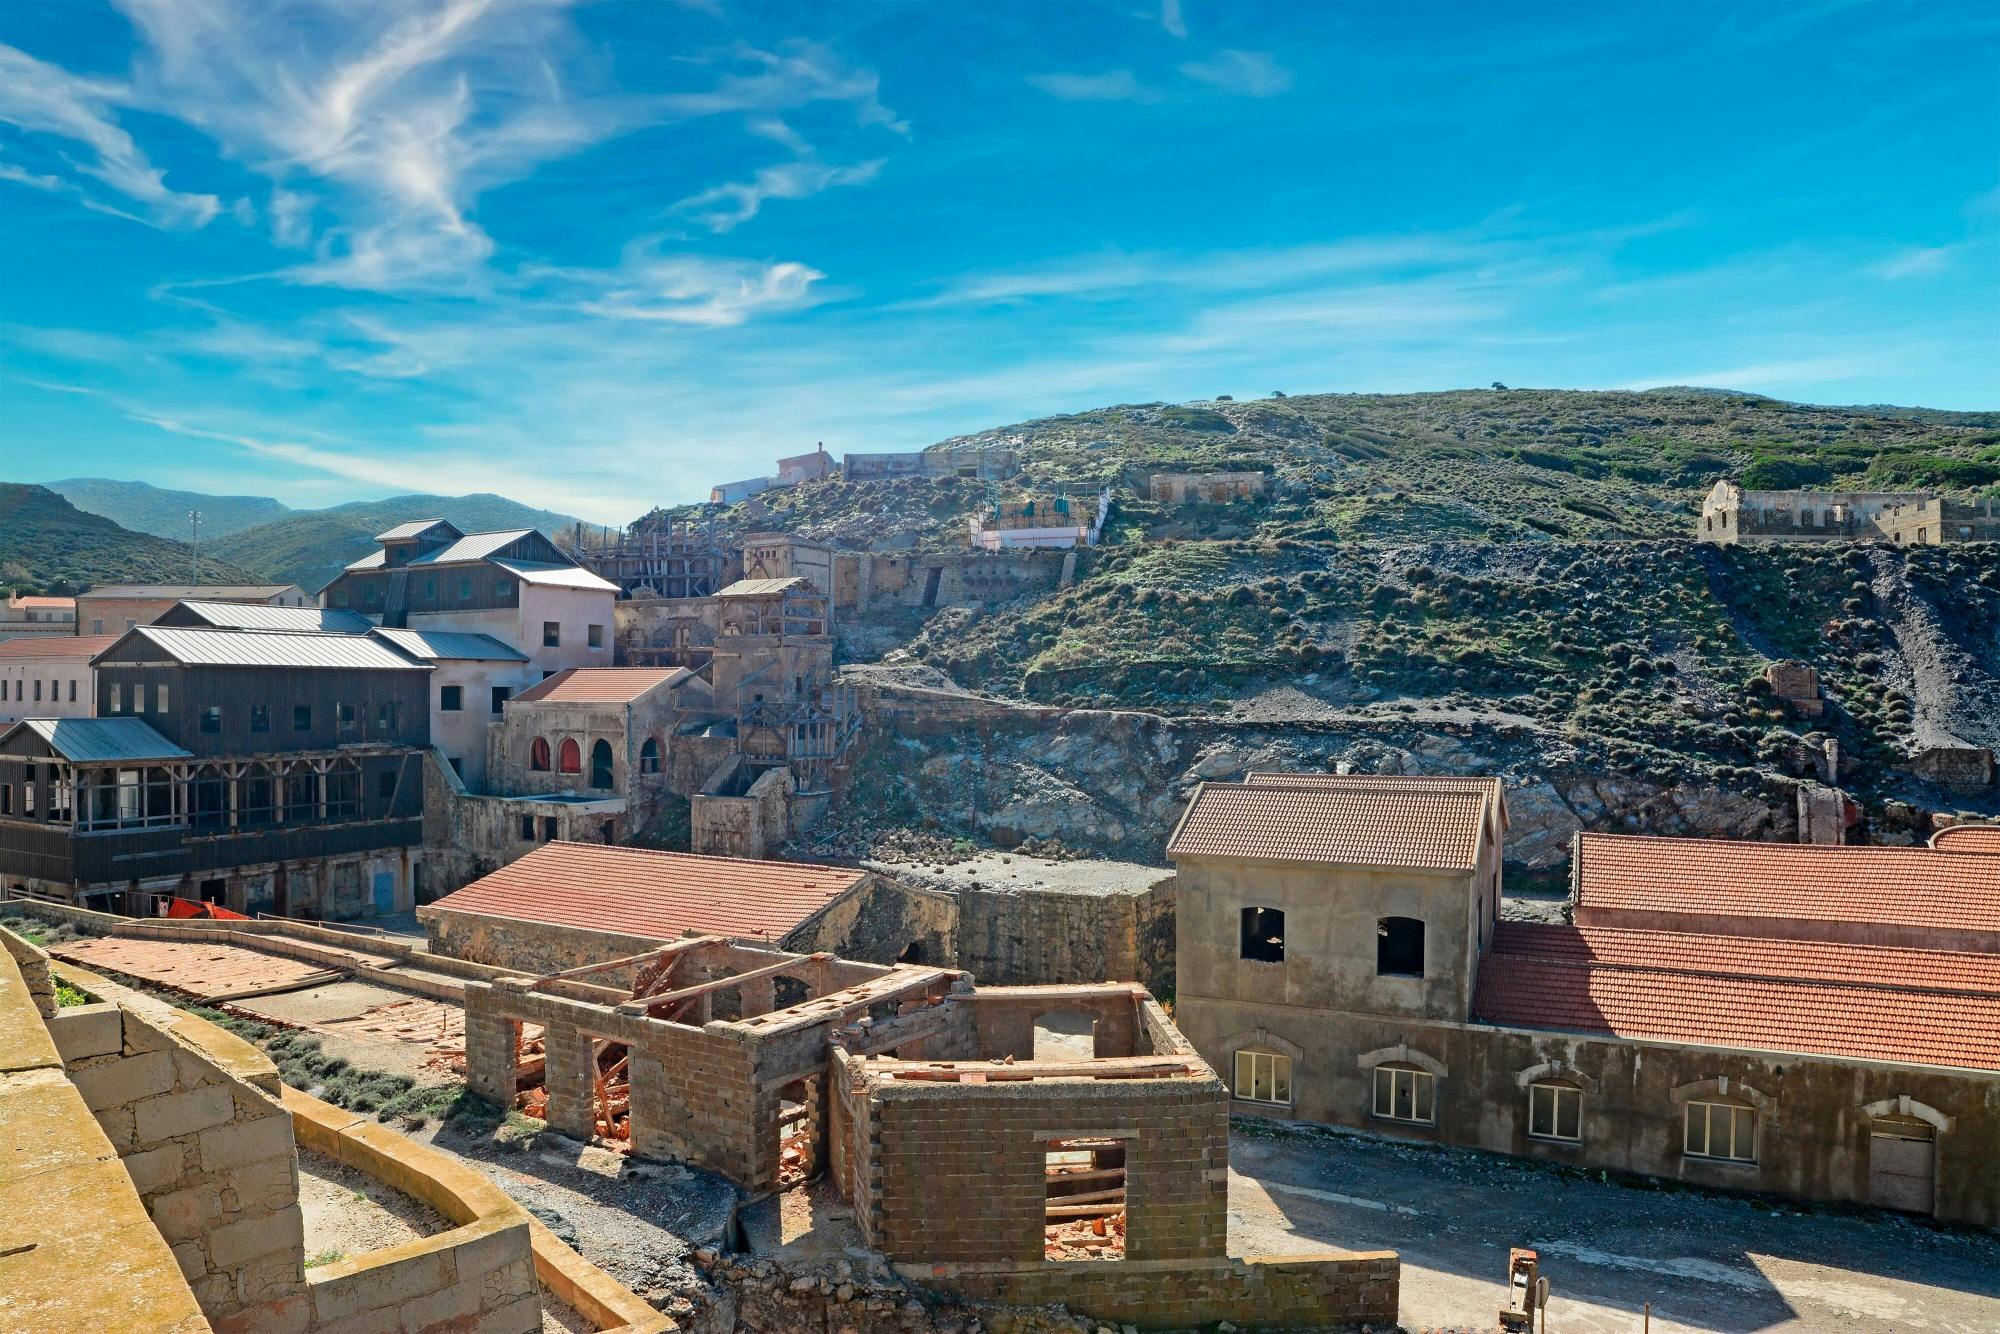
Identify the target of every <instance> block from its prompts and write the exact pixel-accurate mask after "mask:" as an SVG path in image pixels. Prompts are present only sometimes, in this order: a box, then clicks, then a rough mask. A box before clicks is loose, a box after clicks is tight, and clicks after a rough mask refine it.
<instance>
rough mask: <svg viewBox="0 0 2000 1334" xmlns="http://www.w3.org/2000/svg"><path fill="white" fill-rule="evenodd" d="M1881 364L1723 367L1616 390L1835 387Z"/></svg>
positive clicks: (1852, 359)
mask: <svg viewBox="0 0 2000 1334" xmlns="http://www.w3.org/2000/svg"><path fill="white" fill-rule="evenodd" d="M1879 365H1880V363H1879V361H1876V362H1873V363H1871V361H1870V360H1869V359H1867V358H1863V357H1857V356H1849V355H1835V356H1823V357H1804V358H1800V359H1797V360H1792V361H1761V362H1755V363H1752V364H1750V365H1745V366H1723V367H1717V368H1715V369H1712V370H1704V371H1696V372H1692V373H1690V374H1686V375H1667V376H1656V377H1654V378H1651V379H1646V380H1634V381H1631V382H1629V383H1627V384H1621V385H1618V386H1616V388H1619V389H1656V388H1658V387H1660V386H1662V385H1676V384H1688V385H1700V386H1703V387H1705V388H1709V389H1753V390H1765V391H1771V390H1777V389H1783V388H1786V387H1789V386H1794V385H1815V384H1831V383H1833V382H1834V381H1836V380H1844V379H1848V378H1849V377H1852V376H1854V375H1857V374H1860V373H1862V372H1864V371H1868V370H1872V369H1879Z"/></svg>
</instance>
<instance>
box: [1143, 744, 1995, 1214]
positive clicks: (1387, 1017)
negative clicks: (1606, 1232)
mask: <svg viewBox="0 0 2000 1334" xmlns="http://www.w3.org/2000/svg"><path fill="white" fill-rule="evenodd" d="M1464 781H1465V780H1437V779H1384V778H1376V779H1372V780H1367V783H1366V784H1365V785H1363V786H1357V785H1356V784H1355V782H1354V780H1341V779H1325V778H1320V779H1303V778H1295V777H1291V776H1286V775H1268V776H1259V778H1258V780H1257V781H1255V782H1252V783H1249V784H1244V785H1226V784H1214V783H1210V784H1205V785H1203V786H1202V787H1201V788H1200V789H1198V790H1197V792H1196V795H1195V797H1194V799H1193V801H1192V802H1191V803H1190V804H1189V807H1188V811H1187V814H1186V816H1185V817H1184V818H1183V820H1182V822H1181V824H1180V827H1179V828H1178V829H1177V830H1176V831H1175V834H1174V837H1173V840H1172V841H1171V842H1170V844H1169V846H1168V855H1169V857H1171V858H1172V859H1173V861H1174V862H1175V865H1176V866H1177V867H1178V869H1179V875H1178V883H1179V907H1178V911H1179V918H1178V970H1177V981H1178V1009H1177V1017H1178V1020H1179V1022H1180V1024H1181V1025H1182V1027H1183V1028H1184V1029H1185V1031H1186V1032H1187V1034H1188V1036H1189V1038H1190V1039H1191V1040H1192V1041H1193V1042H1194V1044H1195V1046H1196V1047H1197V1048H1198V1049H1200V1050H1201V1052H1202V1053H1203V1054H1204V1056H1206V1057H1207V1058H1208V1059H1209V1060H1210V1061H1211V1062H1213V1063H1216V1064H1217V1065H1219V1066H1220V1067H1221V1068H1222V1069H1223V1070H1225V1071H1226V1072H1227V1073H1228V1075H1229V1078H1230V1082H1231V1087H1232V1094H1233V1098H1234V1106H1235V1107H1236V1108H1237V1110H1239V1111H1246V1112H1257V1113H1260V1114H1264V1115H1270V1116H1278V1117H1288V1118H1299V1119H1303V1120H1313V1121H1325V1122H1331V1123H1334V1124H1340V1125H1349V1126H1355V1127H1364V1128H1368V1129H1371V1130H1374V1131H1377V1132H1379V1133H1382V1134H1387V1135H1391V1136H1398V1137H1404V1138H1409V1139H1414V1140H1421V1141H1431V1142H1445V1143H1457V1144H1467V1145H1472V1146H1474V1147H1478V1148H1483V1149H1488V1150H1494V1151H1498V1152H1503V1153H1512V1154H1518V1155H1522V1156H1527V1157H1535V1158H1542V1159H1546V1160H1550V1161H1556V1162H1561V1163H1566V1164H1571V1165H1574V1166H1578V1167H1585V1168H1593V1169H1594V1168H1609V1169H1613V1170H1618V1171H1625V1172H1634V1173H1643V1174H1646V1175H1652V1176H1660V1177H1667V1178H1671V1179H1675V1180H1680V1181H1686V1182H1690V1183H1693V1184H1697V1185H1703V1186H1712V1187H1722V1188H1730V1189H1741V1190H1760V1191H1773V1192H1779V1193H1785V1194H1791V1195H1798V1196H1804V1197H1808V1198H1817V1199H1831V1200H1856V1201H1863V1202H1871V1203H1875V1204H1879V1205H1883V1206H1885V1207H1889V1208H1897V1209H1907V1210H1911V1211H1914V1212H1919V1213H1925V1214H1934V1215H1936V1216H1937V1217H1940V1218H1947V1219H1953V1220H1957V1221H1964V1222H1973V1223H1982V1224H1986V1225H1991V1224H1993V1223H1994V1222H1995V1221H1996V1220H2000V1188H1996V1184H1995V1181H1996V1178H1995V1170H1996V1164H2000V847H1996V846H1993V844H1992V843H1988V842H1987V841H1985V840H1981V839H1978V838H1973V839H1968V840H1966V841H1965V842H1963V843H1960V844H1958V845H1957V846H1952V845H1950V844H1944V845H1940V846H1937V847H1931V848H1852V847H1807V846H1796V845H1782V844H1743V843H1722V842H1710V841H1703V840H1692V839H1660V838H1638V837H1626V836H1618V835H1608V834H1584V835H1580V836H1579V840H1578V843H1577V848H1576V857H1575V862H1574V866H1575V870H1574V876H1575V882H1574V888H1573V891H1572V900H1573V916H1574V919H1575V924H1574V925H1572V926H1558V925H1544V924H1537V923H1526V922H1511V921H1510V922H1501V921H1499V920H1498V919H1497V917H1496V914H1495V911H1494V908H1493V904H1494V903H1495V902H1496V901H1497V891H1498V889H1499V870H1498V843H1497V840H1496V839H1495V837H1494V830H1495V828H1496V826H1497V825H1498V824H1499V823H1500V819H1499V811H1500V803H1499V801H1498V800H1497V794H1496V793H1492V792H1488V793H1484V794H1474V793H1471V792H1467V791H1464V790H1463V789H1461V788H1456V787H1455V786H1454V785H1455V784H1457V783H1462V782H1464ZM1483 781H1485V782H1487V783H1488V784H1489V785H1490V783H1491V780H1483ZM1993 843H2000V840H1994V841H1993ZM1967 844H1970V846H1967Z"/></svg>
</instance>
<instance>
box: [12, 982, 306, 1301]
mask: <svg viewBox="0 0 2000 1334" xmlns="http://www.w3.org/2000/svg"><path fill="white" fill-rule="evenodd" d="M50 1031H51V1033H53V1034H54V1036H55V1039H56V1045H57V1048H58V1050H60V1051H61V1052H62V1055H63V1062H64V1066H65V1069H66V1070H67V1072H68V1075H69V1078H70V1082H71V1083H73V1084H74V1085H75V1086H76V1088H77V1091H78V1092H80V1093H81V1094H82V1095H83V1100H84V1103H85V1105H86V1106H88V1107H89V1108H90V1110H91V1113H92V1115H94V1116H95V1117H96V1118H97V1123H98V1125H99V1126H101V1127H102V1128H103V1130H104V1133H105V1134H106V1136H107V1137H109V1138H110V1140H111V1143H112V1146H113V1147H114V1148H116V1149H117V1150H118V1156H119V1157H120V1159H122V1160H123V1162H124V1165H125V1170H126V1172H127V1173H128V1174H129V1175H130V1176H131V1178H132V1184H133V1185H134V1186H135V1187H137V1188H138V1191H139V1198H140V1199H141V1200H142V1201H143V1202H144V1203H145V1205H146V1210H147V1212H148V1213H149V1214H151V1215H152V1219H153V1224H154V1226H155V1227H157V1228H158V1229H159V1231H160V1235H161V1236H162V1237H164V1238H165V1239H166V1241H167V1244H168V1245H169V1246H171V1247H172V1248H173V1253H174V1258H175V1259H176V1260H178V1261H179V1262H180V1266H181V1272H182V1273H183V1274H184V1275H185V1276H186V1277H187V1280H188V1283H189V1285H190V1286H191V1287H192V1288H193V1289H194V1294H195V1299H196V1300H197V1301H199V1302H200V1303H201V1309H202V1311H203V1313H204V1314H206V1315H207V1316H208V1317H209V1319H210V1320H211V1321H212V1322H216V1323H218V1324H221V1323H222V1322H225V1321H226V1320H227V1319H228V1317H230V1316H232V1315H235V1314H237V1313H239V1312H242V1311H244V1310H245V1309H246V1308H248V1307H252V1306H257V1305H260V1304H263V1303H266V1302H272V1301H282V1300H284V1299H286V1298H289V1297H294V1296H296V1295H298V1294H300V1293H302V1292H303V1291H304V1290H305V1274H304V1270H303V1268H302V1266H303V1263H304V1253H305V1251H304V1233H303V1224H302V1220H301V1216H300V1213H299V1183H298V1172H297V1167H296V1164H295V1160H294V1156H293V1145H292V1119H291V1117H290V1115H289V1114H287V1113H286V1111H285V1109H284V1107H283V1106H282V1105H281V1104H280V1103H279V1102H278V1100H277V1099H276V1098H275V1097H273V1096H271V1094H270V1093H269V1092H266V1091H265V1090H264V1089H261V1088H258V1087H256V1086H254V1085H252V1084H250V1083H247V1082H245V1081H243V1080H241V1079H237V1078H234V1077H232V1076H231V1075H230V1074H228V1073H226V1072H225V1071H224V1070H222V1069H221V1068H220V1067H219V1066H218V1065H217V1064H216V1063H215V1062H214V1061H213V1060H211V1059H210V1058H209V1057H208V1055H207V1054H206V1053H204V1052H202V1051H201V1050H200V1049H198V1048H196V1047H195V1046H193V1045H192V1044H190V1043H187V1042H185V1041H182V1040H180V1039H178V1038H177V1037H176V1036H175V1035H173V1034H172V1033H171V1032H169V1031H168V1030H167V1029H165V1028H163V1027H161V1026H159V1025H156V1024H154V1023H152V1022H150V1021H149V1020H148V1019H146V1018H145V1017H142V1016H141V1015H140V1014H138V1013H135V1012H134V1011H132V1010H130V1009H126V1008H123V1007H121V1006H119V1005H116V1004H98V1005H87V1006H79V1007H74V1008H71V1009H67V1010H64V1011H62V1012H61V1014H60V1015H59V1016H58V1017H57V1018H56V1019H55V1020H53V1021H52V1022H51V1024H50ZM271 1081H272V1083H274V1084H275V1082H276V1075H275V1072H273V1073H272V1075H271Z"/></svg>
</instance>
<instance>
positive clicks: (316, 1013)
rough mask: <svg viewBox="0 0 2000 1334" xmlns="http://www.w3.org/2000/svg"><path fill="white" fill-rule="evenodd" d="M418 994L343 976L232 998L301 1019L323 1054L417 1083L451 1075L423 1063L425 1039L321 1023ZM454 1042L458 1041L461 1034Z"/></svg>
mask: <svg viewBox="0 0 2000 1334" xmlns="http://www.w3.org/2000/svg"><path fill="white" fill-rule="evenodd" d="M421 1000H422V998H421V997H417V996H412V995H411V994H410V993H409V992H407V991H394V990H391V989H390V988H388V987H379V986H375V985H373V984H372V983H368V982H353V981H345V980H343V981H339V982H329V983H327V984H326V985H324V986H318V987H309V988H307V989H305V990H303V991H287V992H285V993H283V994H282V995H277V996H255V997H252V998H251V999H249V1000H242V1001H235V1002H232V1004H233V1005H234V1006H235V1007H236V1008H237V1009H239V1010H242V1011H243V1012H244V1013H246V1014H251V1015H256V1016H258V1017H261V1018H266V1019H274V1020H277V1021H278V1022H280V1023H283V1024H287V1025H294V1026H296V1025H305V1026H306V1028H307V1031H309V1032H310V1033H311V1034H312V1035H313V1036H314V1037H316V1038H318V1039H319V1040H320V1046H321V1048H322V1049H324V1050H325V1052H326V1053H327V1055H329V1056H344V1057H346V1058H347V1060H348V1061H349V1063H351V1064H353V1065H355V1066H358V1067H360V1068H361V1069H364V1070H381V1071H386V1072H387V1073H390V1074H397V1075H407V1076H408V1077H409V1078H411V1079H414V1080H416V1081H417V1082H418V1083H419V1084H440V1083H445V1082H448V1081H449V1080H450V1079H451V1078H452V1077H453V1076H452V1075H451V1074H450V1073H448V1072H446V1071H442V1070H438V1069H436V1068H434V1067H431V1066H427V1065H425V1064H424V1060H425V1058H426V1057H427V1056H429V1055H430V1050H431V1049H430V1044H429V1043H428V1042H422V1041H407V1042H406V1041H402V1040H399V1039H397V1038H394V1037H391V1036H388V1035H387V1034H380V1033H364V1032H359V1031H356V1030H354V1029H338V1028H329V1027H327V1025H330V1024H336V1025H337V1024H342V1023H344V1022H345V1021H347V1020H351V1019H356V1018H358V1017H360V1016H361V1015H363V1014H366V1013H367V1012H368V1011H370V1010H375V1009H379V1008H381V1007H385V1006H405V1007H407V1006H408V1004H409V1003H410V1002H413V1001H421ZM460 1042H461V1044H462V1043H463V1038H461V1039H460Z"/></svg>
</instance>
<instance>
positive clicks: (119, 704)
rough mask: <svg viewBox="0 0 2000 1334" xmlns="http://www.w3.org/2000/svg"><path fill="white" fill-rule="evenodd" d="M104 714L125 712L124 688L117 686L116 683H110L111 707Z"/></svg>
mask: <svg viewBox="0 0 2000 1334" xmlns="http://www.w3.org/2000/svg"><path fill="white" fill-rule="evenodd" d="M106 712H109V713H123V712H125V687H124V686H121V685H119V684H118V683H117V682H116V681H113V682H112V683H111V706H110V708H109V709H108V710H106Z"/></svg>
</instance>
